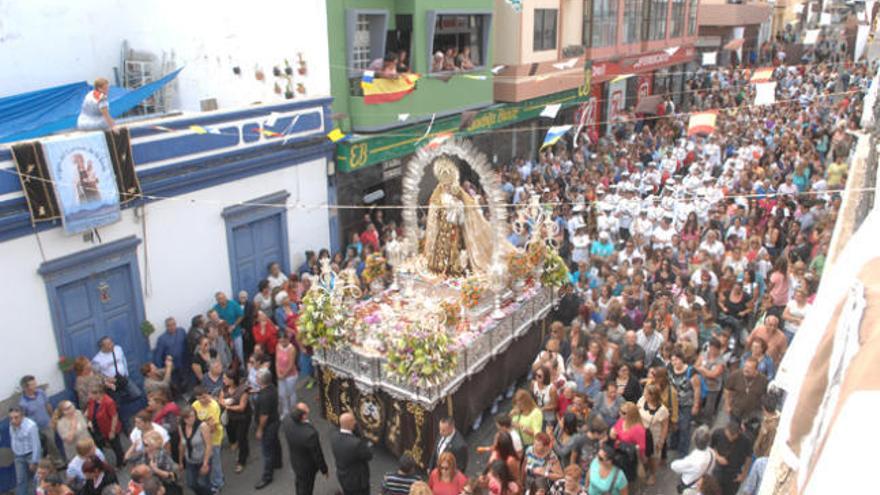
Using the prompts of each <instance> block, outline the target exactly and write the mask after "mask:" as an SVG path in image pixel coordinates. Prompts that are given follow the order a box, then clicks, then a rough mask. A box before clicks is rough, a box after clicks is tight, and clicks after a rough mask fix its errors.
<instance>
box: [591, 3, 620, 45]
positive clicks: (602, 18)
mask: <svg viewBox="0 0 880 495" xmlns="http://www.w3.org/2000/svg"><path fill="white" fill-rule="evenodd" d="M588 24H589V26H590V29H586V27H587V25H588ZM584 28H585V29H584V46H586V47H588V48H602V47H606V46H614V45H615V44H616V43H617V0H586V1H585V2H584Z"/></svg>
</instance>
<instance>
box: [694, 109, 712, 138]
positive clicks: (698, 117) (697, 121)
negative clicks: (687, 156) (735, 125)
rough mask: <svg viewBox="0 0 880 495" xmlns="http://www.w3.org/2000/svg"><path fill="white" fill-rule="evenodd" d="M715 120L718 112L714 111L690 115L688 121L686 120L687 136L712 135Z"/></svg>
mask: <svg viewBox="0 0 880 495" xmlns="http://www.w3.org/2000/svg"><path fill="white" fill-rule="evenodd" d="M717 118H718V112H716V111H715V110H710V111H708V112H699V113H692V114H691V118H690V120H688V136H693V135H696V134H712V133H713V132H715V120H716V119H717Z"/></svg>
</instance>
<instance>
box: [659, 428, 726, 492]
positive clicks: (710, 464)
mask: <svg viewBox="0 0 880 495" xmlns="http://www.w3.org/2000/svg"><path fill="white" fill-rule="evenodd" d="M710 439H711V433H710V432H709V427H708V426H705V425H704V426H700V427H699V428H697V429H696V430H694V450H692V451H691V453H690V454H688V455H686V456H685V457H682V458H681V459H678V460H675V461H672V464H670V465H669V468H670V469H672V470H673V471H675V472H676V473H678V474H679V475H680V476H681V484H680V485H679V486H684V488H691V487H693V486H694V485H695V484H696V483H697V481H698V480H699V479H700V478H701V477H702V476H703V475H704V474H708V473H711V472H712V469H713V468H714V467H715V452H714V451H713V450H712V449H710V448H709V440H710Z"/></svg>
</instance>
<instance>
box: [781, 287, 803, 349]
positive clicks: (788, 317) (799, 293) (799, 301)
mask: <svg viewBox="0 0 880 495" xmlns="http://www.w3.org/2000/svg"><path fill="white" fill-rule="evenodd" d="M809 306H810V305H809V304H808V303H807V290H806V289H805V288H803V287H798V288H797V289H795V291H794V299H792V300H790V301H788V304H786V305H785V310H784V311H783V312H782V321H783V326H782V333H784V334H785V336H786V337H788V343H789V345H791V340H792V339H793V338H794V334H796V333H797V331H798V329H799V328H800V326H801V323H802V322H803V321H804V316H806V314H807V308H808V307H809Z"/></svg>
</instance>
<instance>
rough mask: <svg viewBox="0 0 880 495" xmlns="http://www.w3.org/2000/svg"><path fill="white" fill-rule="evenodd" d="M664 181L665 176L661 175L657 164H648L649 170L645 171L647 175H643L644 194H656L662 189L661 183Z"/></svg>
mask: <svg viewBox="0 0 880 495" xmlns="http://www.w3.org/2000/svg"><path fill="white" fill-rule="evenodd" d="M662 179H663V174H662V173H660V170H659V169H658V168H657V162H648V168H646V169H645V173H644V174H643V178H642V183H643V184H644V185H645V188H644V190H643V191H642V193H647V194H654V193H656V192H657V190H658V189H659V188H660V181H661V180H662Z"/></svg>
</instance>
